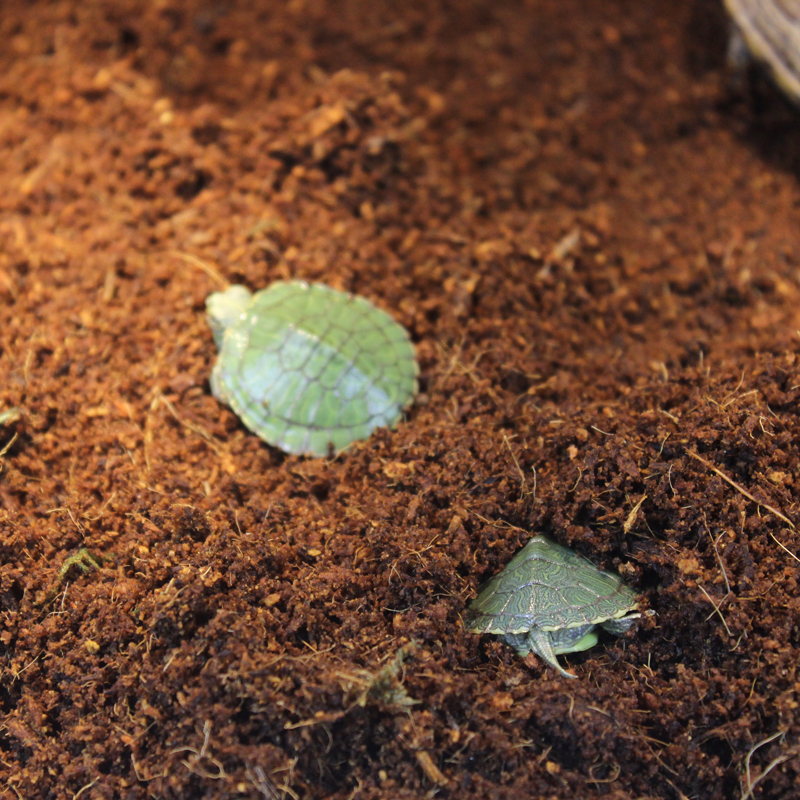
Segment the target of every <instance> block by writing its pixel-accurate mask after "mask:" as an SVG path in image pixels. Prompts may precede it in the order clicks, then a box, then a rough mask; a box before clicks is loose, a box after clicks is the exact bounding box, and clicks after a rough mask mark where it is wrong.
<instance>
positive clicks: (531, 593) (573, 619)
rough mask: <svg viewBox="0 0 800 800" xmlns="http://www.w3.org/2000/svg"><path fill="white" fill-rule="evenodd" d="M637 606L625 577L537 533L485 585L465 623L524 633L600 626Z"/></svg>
mask: <svg viewBox="0 0 800 800" xmlns="http://www.w3.org/2000/svg"><path fill="white" fill-rule="evenodd" d="M634 608H636V594H635V592H634V591H633V589H631V588H630V587H629V586H626V585H625V583H623V581H622V578H620V577H619V576H618V575H614V574H613V573H610V572H605V571H603V570H601V569H599V568H598V567H596V566H595V565H594V564H592V563H591V561H588V560H587V559H585V558H584V557H583V556H581V555H579V554H578V553H575V552H573V551H572V550H569V549H567V548H566V547H562V546H561V545H558V544H555V543H554V542H551V541H550V540H549V539H547V538H545V537H544V536H535V537H534V538H533V539H531V540H530V541H529V542H528V544H526V545H525V547H523V548H522V550H520V552H519V553H517V555H515V556H514V558H512V559H511V561H509V562H508V564H507V566H506V567H505V569H504V570H503V571H502V572H500V573H498V574H497V575H495V576H494V577H493V578H490V579H489V580H488V581H487V582H486V583H485V584H484V585H483V586H481V588H480V591H479V594H478V597H477V598H476V599H475V600H473V602H472V604H471V606H470V610H471V614H472V617H471V620H470V621H469V623H468V625H467V627H468V629H469V630H470V631H472V632H474V633H494V634H505V633H524V632H526V631H529V630H530V629H531V628H533V627H534V626H535V627H538V628H541V629H542V630H546V631H557V630H562V629H564V628H576V627H578V626H580V625H596V624H599V623H602V622H606V621H608V620H612V619H619V618H620V617H623V616H624V615H625V614H626V613H627V612H629V611H631V610H633V609H634Z"/></svg>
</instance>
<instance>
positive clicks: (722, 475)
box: [686, 450, 795, 552]
mask: <svg viewBox="0 0 800 800" xmlns="http://www.w3.org/2000/svg"><path fill="white" fill-rule="evenodd" d="M686 452H687V453H688V455H690V456H691V457H692V458H694V459H696V460H697V461H699V462H700V463H701V464H703V465H704V466H706V467H708V468H709V469H710V470H711V471H712V472H714V473H716V474H717V475H719V477H720V478H722V480H724V481H725V483H727V484H730V485H731V486H733V488H734V489H736V491H737V492H739V493H740V494H743V495H744V496H745V497H746V498H747V499H748V500H750V501H752V502H753V503H755V504H756V505H758V506H761V507H762V508H766V509H767V511H770V512H771V513H773V514H774V515H775V516H776V517H778V518H779V519H782V520H783V521H784V522H785V523H786V524H787V525H788V526H789V527H790V528H793V529H794V528H795V524H794V523H793V522H792V521H791V520H790V519H789V518H788V517H786V516H784V515H783V514H781V512H780V511H778V510H777V509H776V508H773V507H772V506H771V505H768V504H767V503H763V502H761V500H757V499H756V498H755V497H753V495H752V494H750V492H748V491H747V489H743V488H742V487H741V486H739V484H738V483H736V482H735V481H733V480H731V479H730V478H729V477H728V476H727V475H726V474H725V473H724V472H723V471H722V470H719V469H717V468H716V467H715V466H714V465H713V464H712V463H711V462H710V461H706V460H705V459H704V458H703V457H702V456H699V455H697V453H695V452H694V451H693V450H687V451H686ZM787 552H788V551H787Z"/></svg>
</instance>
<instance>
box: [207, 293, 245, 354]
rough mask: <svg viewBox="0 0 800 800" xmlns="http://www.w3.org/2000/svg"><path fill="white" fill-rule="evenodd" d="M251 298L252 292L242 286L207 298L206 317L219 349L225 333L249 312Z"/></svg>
mask: <svg viewBox="0 0 800 800" xmlns="http://www.w3.org/2000/svg"><path fill="white" fill-rule="evenodd" d="M251 298H252V295H251V294H250V290H249V289H248V288H247V287H245V286H242V285H240V284H235V285H234V286H229V287H228V288H227V289H226V290H225V291H224V292H214V294H211V295H209V296H208V297H207V298H206V316H207V318H208V324H209V326H210V327H211V333H212V334H213V335H214V343H215V344H216V345H217V348H220V347H222V339H223V337H224V336H225V331H226V330H227V329H228V328H230V327H231V325H234V324H235V323H236V322H238V321H239V320H240V319H241V317H242V314H244V313H245V312H246V311H247V306H248V305H249V304H250V300H251Z"/></svg>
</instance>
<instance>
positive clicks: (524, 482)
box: [503, 434, 536, 503]
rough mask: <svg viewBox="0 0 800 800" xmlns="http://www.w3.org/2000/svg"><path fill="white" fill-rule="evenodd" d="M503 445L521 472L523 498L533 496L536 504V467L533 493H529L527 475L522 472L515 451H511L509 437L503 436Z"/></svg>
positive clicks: (534, 468) (534, 469)
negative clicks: (528, 495)
mask: <svg viewBox="0 0 800 800" xmlns="http://www.w3.org/2000/svg"><path fill="white" fill-rule="evenodd" d="M503 443H504V444H505V446H506V447H507V448H508V452H509V453H511V458H512V460H513V461H514V466H515V467H516V468H517V472H519V477H520V479H521V480H522V492H521V494H522V497H525V496H526V495H527V494H532V495H533V502H534V503H535V502H536V467H533V491H532V492H528V482H527V480H525V473H524V472H523V471H522V467H520V465H519V461H517V457H516V456H515V455H514V451H513V450H512V449H511V442H509V441H508V436H506V435H505V434H504V435H503Z"/></svg>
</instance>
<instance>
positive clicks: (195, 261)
mask: <svg viewBox="0 0 800 800" xmlns="http://www.w3.org/2000/svg"><path fill="white" fill-rule="evenodd" d="M170 255H171V256H175V258H179V259H180V260H181V261H185V262H186V263H187V264H191V265H192V266H194V267H197V268H198V269H200V270H202V271H203V272H205V274H206V275H208V277H209V278H211V280H213V281H216V282H217V283H218V284H219V285H220V286H221V287H222V288H223V289H225V288H227V287H228V285H229V284H228V281H226V280H225V278H223V277H222V275H220V274H219V272H218V271H217V269H216V267H215V266H214V265H213V264H210V263H209V262H208V261H203V259H202V258H198V257H197V256H193V255H192V254H191V253H181V252H180V251H179V250H171V251H170Z"/></svg>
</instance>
